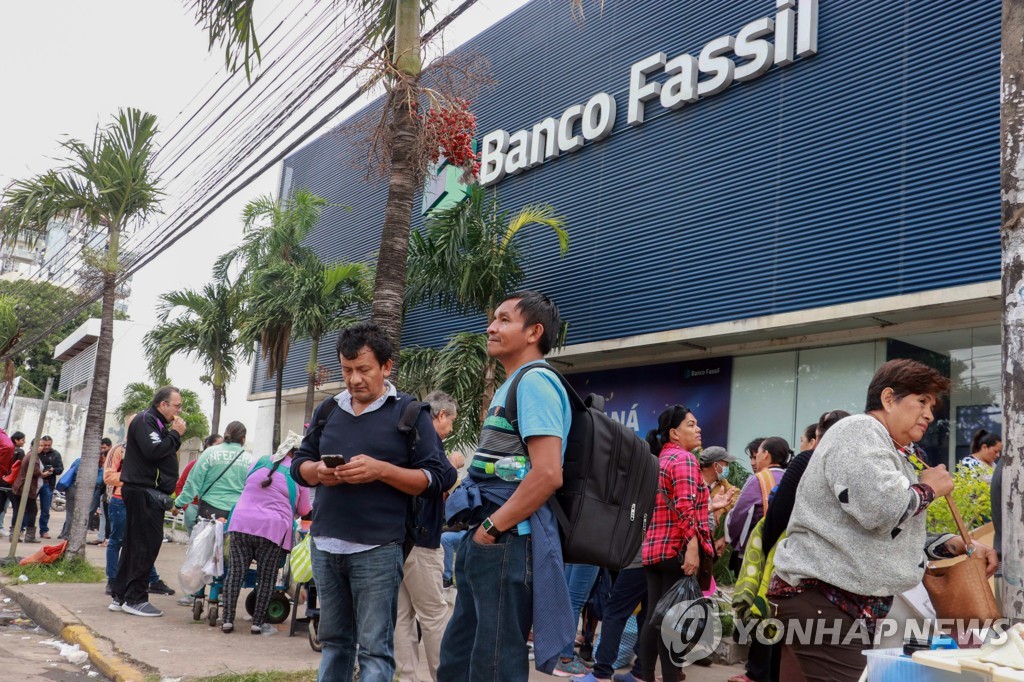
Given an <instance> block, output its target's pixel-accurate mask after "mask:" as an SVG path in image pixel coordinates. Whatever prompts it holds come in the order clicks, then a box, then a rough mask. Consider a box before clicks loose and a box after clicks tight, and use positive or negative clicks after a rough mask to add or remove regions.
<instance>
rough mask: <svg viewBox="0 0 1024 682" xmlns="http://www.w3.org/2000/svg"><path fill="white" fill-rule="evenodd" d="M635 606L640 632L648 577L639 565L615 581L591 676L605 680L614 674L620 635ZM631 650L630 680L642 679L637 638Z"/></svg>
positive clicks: (603, 621) (620, 572)
mask: <svg viewBox="0 0 1024 682" xmlns="http://www.w3.org/2000/svg"><path fill="white" fill-rule="evenodd" d="M637 604H640V613H639V614H637V617H636V621H637V632H639V631H640V630H641V629H642V628H643V623H644V615H645V612H646V610H647V577H646V575H645V574H644V569H643V567H642V566H640V567H638V568H626V569H623V570H622V571H619V577H618V578H616V579H615V584H614V585H613V586H612V593H611V595H609V597H608V603H607V604H606V605H605V607H604V618H603V619H602V620H601V642H600V643H599V644H598V645H597V653H596V654H595V655H594V677H598V678H602V679H607V678H609V677H611V676H612V674H613V673H614V672H615V660H616V659H617V658H618V655H619V643H620V642H621V641H622V633H623V631H624V630H625V629H626V621H628V620H629V617H630V616H632V615H633V611H635V610H636V605H637ZM633 651H634V652H635V653H636V654H637V657H636V660H635V661H634V662H633V669H632V670H631V671H630V672H631V673H632V674H633V677H640V678H642V677H643V672H642V670H641V669H640V640H639V638H637V644H636V646H634V647H633Z"/></svg>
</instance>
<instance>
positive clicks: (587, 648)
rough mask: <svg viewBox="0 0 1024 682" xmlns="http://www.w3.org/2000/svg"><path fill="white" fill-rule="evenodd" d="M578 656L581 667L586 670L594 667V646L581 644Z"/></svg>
mask: <svg viewBox="0 0 1024 682" xmlns="http://www.w3.org/2000/svg"><path fill="white" fill-rule="evenodd" d="M579 655H580V660H581V661H583V665H585V666H587V667H588V668H593V667H594V646H593V645H592V644H581V645H580V652H579Z"/></svg>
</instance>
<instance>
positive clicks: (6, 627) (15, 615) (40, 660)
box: [0, 597, 107, 682]
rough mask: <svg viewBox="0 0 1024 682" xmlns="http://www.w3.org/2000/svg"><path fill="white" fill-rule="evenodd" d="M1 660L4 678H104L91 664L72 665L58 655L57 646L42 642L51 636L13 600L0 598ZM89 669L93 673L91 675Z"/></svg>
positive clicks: (59, 681) (54, 681)
mask: <svg viewBox="0 0 1024 682" xmlns="http://www.w3.org/2000/svg"><path fill="white" fill-rule="evenodd" d="M0 602H2V603H0V661H3V672H2V675H0V676H2V677H3V679H5V680H31V681H33V682H35V681H37V680H48V681H49V682H71V681H72V680H91V681H92V682H97V681H104V680H106V679H107V678H105V677H103V676H102V675H100V674H99V673H97V672H93V671H92V666H90V665H89V664H88V661H86V662H85V663H84V664H81V663H80V664H73V663H70V662H68V660H67V659H66V658H62V657H61V656H60V651H59V650H58V648H57V647H56V646H51V645H49V644H43V643H42V642H45V641H54V639H55V638H54V637H53V636H52V635H50V634H49V633H48V632H46V631H45V630H43V629H42V628H40V627H38V626H37V625H36V624H35V623H33V622H32V621H30V620H29V619H28V618H26V617H25V614H24V613H23V612H22V611H21V610H20V609H19V608H18V605H17V604H16V603H15V602H14V600H12V599H9V598H7V597H4V598H3V599H0ZM90 672H92V675H91V676H90V674H89V673H90Z"/></svg>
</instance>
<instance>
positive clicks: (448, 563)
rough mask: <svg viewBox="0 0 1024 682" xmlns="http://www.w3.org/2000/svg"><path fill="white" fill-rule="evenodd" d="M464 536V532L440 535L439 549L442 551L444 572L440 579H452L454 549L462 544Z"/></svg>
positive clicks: (450, 532) (458, 531)
mask: <svg viewBox="0 0 1024 682" xmlns="http://www.w3.org/2000/svg"><path fill="white" fill-rule="evenodd" d="M465 534H466V531H464V530H456V531H449V532H447V533H441V547H442V549H444V571H443V572H442V574H441V577H442V578H444V579H445V580H451V579H452V571H453V570H454V567H455V548H456V547H458V546H459V543H460V542H462V536H463V535H465Z"/></svg>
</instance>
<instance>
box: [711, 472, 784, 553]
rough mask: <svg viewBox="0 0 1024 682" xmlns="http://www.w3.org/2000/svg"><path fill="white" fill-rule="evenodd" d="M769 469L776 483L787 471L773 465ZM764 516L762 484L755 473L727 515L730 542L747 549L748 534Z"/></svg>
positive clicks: (735, 546) (726, 528)
mask: <svg viewBox="0 0 1024 682" xmlns="http://www.w3.org/2000/svg"><path fill="white" fill-rule="evenodd" d="M769 471H771V472H772V476H773V477H774V478H775V485H778V484H779V481H781V480H782V476H783V474H785V473H786V470H785V469H782V468H780V467H771V468H770V469H769ZM763 516H764V505H763V504H762V500H761V484H760V483H758V481H757V476H756V475H755V476H751V477H750V478H748V479H747V482H746V483H744V484H743V490H741V491H740V496H739V498H738V499H737V500H736V506H734V507H733V508H732V510H731V511H730V512H729V515H728V516H726V517H725V532H726V537H727V538H728V540H729V544H731V545H732V546H733V547H734V548H735V549H736V550H737V551H739V552H742V551H743V550H745V549H746V546H747V536H748V535H750V531H751V530H752V529H753V528H754V526H756V525H757V522H758V521H760V520H761V518H762V517H763Z"/></svg>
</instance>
